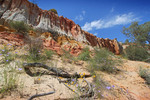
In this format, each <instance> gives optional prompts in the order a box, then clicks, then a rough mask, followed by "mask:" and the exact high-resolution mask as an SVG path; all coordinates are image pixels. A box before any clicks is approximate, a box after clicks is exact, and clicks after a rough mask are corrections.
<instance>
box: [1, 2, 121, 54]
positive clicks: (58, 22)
mask: <svg viewBox="0 0 150 100" xmlns="http://www.w3.org/2000/svg"><path fill="white" fill-rule="evenodd" d="M9 20H14V21H23V22H26V23H27V24H29V25H30V26H31V27H33V28H35V29H38V30H41V31H42V32H43V31H44V32H47V31H48V32H51V33H53V34H55V33H58V34H61V36H62V35H65V36H67V37H69V38H72V39H74V40H76V41H78V42H82V43H86V44H90V45H91V46H97V47H107V48H108V49H109V50H110V51H112V52H114V53H115V54H119V53H120V51H121V50H120V47H119V43H118V42H117V40H110V39H100V38H97V37H96V36H94V35H93V34H90V33H88V32H86V31H84V30H82V29H81V27H80V26H79V25H77V24H75V23H74V22H73V21H72V20H70V19H68V18H64V17H63V16H58V15H57V14H55V13H53V12H51V11H47V10H42V9H40V8H39V7H38V6H37V5H36V4H33V3H31V2H29V1H28V0H1V1H0V24H3V25H6V22H7V21H9ZM30 33H31V34H33V32H30ZM49 42H50V41H49ZM60 43H61V42H59V43H58V44H60Z"/></svg>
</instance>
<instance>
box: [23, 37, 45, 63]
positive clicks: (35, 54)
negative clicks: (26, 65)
mask: <svg viewBox="0 0 150 100" xmlns="http://www.w3.org/2000/svg"><path fill="white" fill-rule="evenodd" d="M27 43H28V46H29V50H28V51H29V54H28V55H26V56H25V58H26V60H28V61H29V62H42V61H44V60H45V59H46V57H45V56H44V55H42V53H41V52H42V51H41V49H42V40H41V39H40V38H28V42H27Z"/></svg>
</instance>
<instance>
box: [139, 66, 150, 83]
mask: <svg viewBox="0 0 150 100" xmlns="http://www.w3.org/2000/svg"><path fill="white" fill-rule="evenodd" d="M139 75H140V77H142V78H143V79H145V81H146V83H147V84H148V85H150V70H148V69H142V68H140V70H139Z"/></svg>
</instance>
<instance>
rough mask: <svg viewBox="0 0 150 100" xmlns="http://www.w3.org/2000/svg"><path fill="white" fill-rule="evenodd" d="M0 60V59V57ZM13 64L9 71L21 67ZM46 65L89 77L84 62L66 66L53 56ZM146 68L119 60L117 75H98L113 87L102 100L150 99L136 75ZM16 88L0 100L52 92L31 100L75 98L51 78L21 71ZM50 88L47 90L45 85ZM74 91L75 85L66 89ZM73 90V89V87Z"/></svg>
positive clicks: (149, 91) (149, 90)
mask: <svg viewBox="0 0 150 100" xmlns="http://www.w3.org/2000/svg"><path fill="white" fill-rule="evenodd" d="M0 59H1V58H0ZM15 64H16V62H12V63H11V64H10V65H11V66H9V68H11V67H14V68H15V69H18V68H21V66H20V65H19V66H17V65H15ZM46 65H48V66H55V67H57V68H62V69H65V71H67V72H69V73H75V72H77V73H80V72H81V73H85V74H90V73H89V72H88V71H87V69H86V68H87V67H86V65H87V64H86V62H82V61H81V62H78V64H74V63H72V64H71V63H69V62H68V61H62V59H61V58H60V57H58V56H55V57H54V58H53V60H49V61H47V63H46ZM4 67H5V66H2V65H1V66H0V73H2V71H3V69H4ZM140 67H142V68H150V63H145V62H140V61H129V60H123V63H122V65H121V66H119V69H121V72H120V73H119V74H116V75H114V74H107V73H104V72H99V73H101V75H102V76H103V79H104V80H105V81H107V82H109V84H110V85H111V86H112V85H113V86H114V87H113V91H114V93H115V94H114V95H109V96H108V97H106V98H105V99H106V100H150V88H149V87H148V85H146V84H145V81H144V79H142V78H141V77H140V76H139V74H138V71H139V68H140ZM17 75H18V77H19V78H18V85H19V87H18V88H17V90H14V91H12V92H10V93H8V94H7V95H2V94H0V99H1V100H27V99H28V98H29V97H30V96H32V95H34V94H39V93H44V92H49V91H53V88H54V89H55V90H56V93H54V94H52V95H47V96H43V97H39V98H35V99H34V100H61V99H62V98H65V99H63V100H67V98H74V97H75V96H76V95H75V93H73V92H72V91H70V90H69V89H68V88H67V87H66V86H65V85H64V84H63V83H59V81H58V80H57V78H56V77H55V76H50V75H43V76H37V77H30V76H29V75H27V74H26V73H25V72H24V70H23V69H22V70H17ZM2 77H3V76H0V78H1V80H2ZM87 80H88V81H89V82H92V80H93V78H92V77H91V78H87ZM48 85H49V86H50V87H51V88H50V87H49V86H48ZM70 87H72V88H75V86H72V85H71V86H70ZM75 89H76V88H75Z"/></svg>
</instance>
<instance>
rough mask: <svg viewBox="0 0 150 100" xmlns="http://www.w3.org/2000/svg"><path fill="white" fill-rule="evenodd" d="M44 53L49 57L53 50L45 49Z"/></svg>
mask: <svg viewBox="0 0 150 100" xmlns="http://www.w3.org/2000/svg"><path fill="white" fill-rule="evenodd" d="M45 54H46V56H47V58H48V59H51V58H52V56H53V54H54V51H52V50H45Z"/></svg>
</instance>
